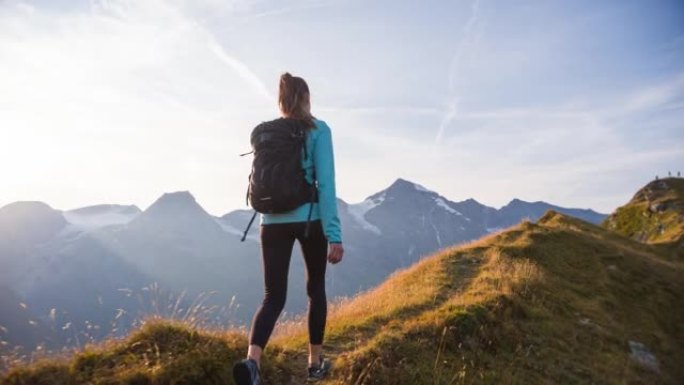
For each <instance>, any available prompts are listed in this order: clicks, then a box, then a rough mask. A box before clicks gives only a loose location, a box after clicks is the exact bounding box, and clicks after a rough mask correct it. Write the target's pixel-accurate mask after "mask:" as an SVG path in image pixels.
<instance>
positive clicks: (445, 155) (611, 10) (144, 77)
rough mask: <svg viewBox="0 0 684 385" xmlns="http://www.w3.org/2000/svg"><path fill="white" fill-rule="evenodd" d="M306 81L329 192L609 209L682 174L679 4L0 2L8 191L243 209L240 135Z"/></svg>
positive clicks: (2, 173)
mask: <svg viewBox="0 0 684 385" xmlns="http://www.w3.org/2000/svg"><path fill="white" fill-rule="evenodd" d="M283 71H290V72H292V73H293V74H295V75H300V76H302V77H304V78H305V79H306V80H307V81H308V82H309V85H310V88H311V90H312V99H313V100H312V102H313V112H314V114H315V115H316V116H317V117H319V118H321V119H323V120H326V121H327V122H328V123H329V125H330V126H331V127H332V129H333V136H334V142H335V150H336V161H337V172H338V178H337V179H338V180H337V183H338V195H339V196H340V197H341V198H343V199H345V200H346V201H348V202H358V201H361V200H362V199H364V198H365V197H366V196H368V195H371V194H372V193H374V192H376V191H378V190H380V189H382V188H385V187H386V186H387V185H389V184H390V183H391V182H392V181H393V180H395V179H396V178H398V177H403V178H406V179H409V180H413V181H415V182H417V183H420V184H422V185H424V186H426V187H428V188H430V189H432V190H435V191H438V192H439V193H441V194H442V195H444V196H446V197H447V198H449V199H451V200H463V199H467V198H470V197H473V198H475V199H477V200H479V201H480V202H482V203H485V204H489V205H492V206H495V207H499V206H501V205H504V204H506V203H507V202H508V201H509V200H510V199H512V198H514V197H515V198H520V199H524V200H546V201H550V202H552V203H556V204H559V205H563V206H574V207H591V208H594V209H597V210H600V211H604V212H610V211H612V210H613V209H614V208H615V207H617V206H619V205H621V204H623V203H624V202H626V201H627V200H628V199H629V198H630V197H631V195H632V194H633V193H634V192H635V191H636V189H637V188H639V187H640V186H642V185H643V184H645V183H646V182H648V181H649V180H650V179H651V178H653V177H654V176H655V175H656V174H659V175H661V176H662V175H664V174H667V171H668V170H671V171H673V172H676V171H677V170H680V171H684V145H683V144H684V129H683V127H682V122H684V4H682V3H681V2H680V1H661V0H658V1H645V0H643V1H601V2H596V1H563V2H561V1H494V0H490V1H488V0H480V1H423V2H418V1H346V0H318V1H315V0H308V1H303V0H297V1H242V0H233V1H219V0H200V1H190V0H146V1H131V0H129V1H124V0H108V1H96V0H91V1H64V0H62V1H14V0H5V1H0V135H1V138H2V140H0V180H2V183H0V205H1V204H5V203H9V202H13V201H17V200H41V201H44V202H47V203H48V204H50V205H52V206H53V207H55V208H58V209H70V208H75V207H81V206H85V205H89V204H97V203H122V204H137V205H139V206H140V207H141V208H143V209H144V208H145V207H147V206H148V205H149V204H150V203H152V202H153V201H154V199H156V198H157V197H158V196H160V195H161V194H162V193H164V192H169V191H177V190H189V191H191V192H192V193H193V195H195V197H196V198H197V200H198V202H199V203H200V204H201V205H202V206H204V207H205V208H206V209H207V210H208V211H209V212H210V213H212V214H215V215H221V214H223V213H225V212H227V211H230V210H233V209H236V208H242V207H244V191H245V184H246V183H245V182H246V179H247V174H248V172H249V159H247V158H240V157H238V156H237V154H239V153H241V152H245V151H247V150H248V149H249V144H248V138H249V133H250V130H251V128H252V127H253V126H254V125H256V124H257V123H259V122H260V121H263V120H268V119H271V118H273V117H275V116H276V114H277V109H276V102H275V95H276V92H277V79H278V76H279V74H280V73H282V72H283Z"/></svg>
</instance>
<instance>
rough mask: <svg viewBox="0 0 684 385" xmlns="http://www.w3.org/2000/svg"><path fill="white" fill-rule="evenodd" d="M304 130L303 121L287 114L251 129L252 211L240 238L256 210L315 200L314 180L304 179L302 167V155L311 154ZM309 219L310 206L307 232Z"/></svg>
mask: <svg viewBox="0 0 684 385" xmlns="http://www.w3.org/2000/svg"><path fill="white" fill-rule="evenodd" d="M307 131H308V129H307V126H306V123H305V122H303V121H301V120H298V119H287V118H280V119H276V120H272V121H269V122H264V123H261V124H259V125H258V126H256V127H255V128H254V130H253V131H252V135H251V137H250V142H251V144H252V152H250V153H254V160H253V161H252V172H251V173H250V174H249V186H248V188H247V204H248V205H250V206H252V208H253V209H254V210H255V211H254V215H253V216H252V219H251V220H250V221H249V225H247V229H246V230H245V233H244V235H243V237H242V241H244V240H245V238H246V237H247V232H248V231H249V228H250V227H251V225H252V222H253V221H254V218H255V217H256V214H257V213H263V214H277V213H286V212H288V211H292V210H294V209H296V208H297V207H299V206H301V205H303V204H305V203H307V202H312V203H313V202H316V201H317V194H316V183H315V181H314V184H310V183H309V182H308V181H307V180H306V178H305V177H304V175H305V174H304V169H303V168H302V156H303V157H308V156H310V154H308V153H307V151H306V135H307ZM248 154H249V153H248ZM243 155H244V154H243ZM310 220H311V210H309V218H308V220H307V227H306V231H305V234H306V235H308V232H309V222H310Z"/></svg>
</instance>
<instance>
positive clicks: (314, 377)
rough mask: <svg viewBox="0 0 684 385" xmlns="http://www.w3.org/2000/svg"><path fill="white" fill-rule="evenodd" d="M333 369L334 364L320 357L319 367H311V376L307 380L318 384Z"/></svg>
mask: <svg viewBox="0 0 684 385" xmlns="http://www.w3.org/2000/svg"><path fill="white" fill-rule="evenodd" d="M330 369H332V363H331V362H330V360H328V359H325V358H323V356H321V357H320V359H319V361H318V365H316V366H309V376H308V378H307V381H308V382H316V381H319V380H322V379H324V378H325V377H326V376H327V375H328V373H330Z"/></svg>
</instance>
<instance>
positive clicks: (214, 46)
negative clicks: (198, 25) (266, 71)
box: [208, 38, 275, 100]
mask: <svg viewBox="0 0 684 385" xmlns="http://www.w3.org/2000/svg"><path fill="white" fill-rule="evenodd" d="M208 45H209V49H210V50H211V51H212V52H213V53H214V54H215V55H216V57H218V58H219V60H221V61H222V62H223V63H225V64H227V65H228V66H229V67H230V68H232V69H233V70H235V72H237V73H238V75H239V76H240V77H241V78H242V79H244V80H246V81H247V82H248V83H249V84H251V85H252V87H253V88H254V89H255V90H256V91H257V92H258V93H259V94H260V95H262V96H264V97H265V98H268V99H271V100H273V99H275V96H274V95H272V94H271V93H270V92H269V91H268V88H267V87H266V85H265V84H264V83H263V82H262V81H261V79H259V77H258V76H257V74H255V73H254V72H253V71H252V70H251V69H249V67H247V65H246V64H245V63H243V62H241V61H239V60H237V59H235V58H233V57H231V56H230V55H228V54H227V53H226V51H225V50H224V49H223V47H221V45H219V43H218V42H216V40H215V39H213V38H210V39H209V42H208Z"/></svg>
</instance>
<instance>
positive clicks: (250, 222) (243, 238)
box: [240, 210, 257, 242]
mask: <svg viewBox="0 0 684 385" xmlns="http://www.w3.org/2000/svg"><path fill="white" fill-rule="evenodd" d="M256 216H257V212H256V210H254V215H252V219H250V220H249V224H248V225H247V228H246V229H245V233H244V234H242V239H241V240H240V242H244V241H245V239H246V238H247V233H248V232H249V228H250V227H252V223H253V222H254V218H256Z"/></svg>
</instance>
